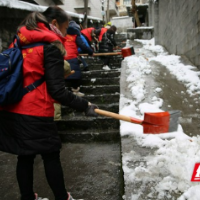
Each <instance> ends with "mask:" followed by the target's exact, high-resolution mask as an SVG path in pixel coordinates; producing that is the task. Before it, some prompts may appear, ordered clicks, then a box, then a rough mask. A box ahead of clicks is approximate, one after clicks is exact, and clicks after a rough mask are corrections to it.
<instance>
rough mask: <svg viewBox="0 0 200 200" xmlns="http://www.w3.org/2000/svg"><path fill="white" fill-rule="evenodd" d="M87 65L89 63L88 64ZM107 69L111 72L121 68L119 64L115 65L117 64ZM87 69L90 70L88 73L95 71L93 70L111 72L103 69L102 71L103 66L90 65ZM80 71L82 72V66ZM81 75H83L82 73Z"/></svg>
mask: <svg viewBox="0 0 200 200" xmlns="http://www.w3.org/2000/svg"><path fill="white" fill-rule="evenodd" d="M88 64H89V63H88ZM109 68H110V69H111V70H117V69H118V70H119V69H120V68H121V64H120V63H117V64H115V65H110V66H109ZM89 69H90V71H95V70H102V71H105V72H106V71H111V70H105V69H103V65H102V64H99V63H98V64H91V65H90V66H89ZM81 70H83V66H81ZM82 72H83V73H84V71H82Z"/></svg>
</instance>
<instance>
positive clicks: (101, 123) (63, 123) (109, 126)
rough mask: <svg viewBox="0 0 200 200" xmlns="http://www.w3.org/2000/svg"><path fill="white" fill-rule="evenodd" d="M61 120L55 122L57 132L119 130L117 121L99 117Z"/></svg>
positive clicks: (76, 117)
mask: <svg viewBox="0 0 200 200" xmlns="http://www.w3.org/2000/svg"><path fill="white" fill-rule="evenodd" d="M62 118H63V119H62V120H60V121H57V122H56V124H57V127H58V131H72V130H73V131H76V132H82V131H90V130H99V131H102V130H113V129H119V120H116V119H113V118H109V117H104V116H99V117H87V116H75V117H74V116H71V117H69V116H67V117H65V116H63V117H62Z"/></svg>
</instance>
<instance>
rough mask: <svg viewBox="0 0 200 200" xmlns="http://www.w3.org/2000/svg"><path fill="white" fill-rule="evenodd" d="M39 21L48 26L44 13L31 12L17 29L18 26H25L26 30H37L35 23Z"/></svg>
mask: <svg viewBox="0 0 200 200" xmlns="http://www.w3.org/2000/svg"><path fill="white" fill-rule="evenodd" d="M39 22H42V23H44V24H45V25H46V26H47V28H50V27H49V23H48V21H47V19H46V18H45V16H44V15H42V14H41V13H39V12H32V13H30V14H29V15H28V16H27V17H26V18H25V19H24V20H23V21H22V22H21V24H20V26H19V27H18V30H19V28H20V27H22V26H26V28H27V29H28V30H38V31H39V29H38V25H37V23H39Z"/></svg>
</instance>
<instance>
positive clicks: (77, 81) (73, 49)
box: [64, 21, 93, 97]
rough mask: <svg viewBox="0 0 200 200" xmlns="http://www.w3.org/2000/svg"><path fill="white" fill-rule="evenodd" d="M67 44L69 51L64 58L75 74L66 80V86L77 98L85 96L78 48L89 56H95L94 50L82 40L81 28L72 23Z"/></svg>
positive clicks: (68, 30) (68, 31)
mask: <svg viewBox="0 0 200 200" xmlns="http://www.w3.org/2000/svg"><path fill="white" fill-rule="evenodd" d="M65 38H66V42H65V49H66V51H67V55H66V56H65V57H64V59H65V60H67V61H68V62H69V64H70V66H71V70H74V71H75V73H74V74H72V75H70V76H68V77H67V78H66V79H65V80H66V86H68V87H70V88H71V90H72V92H73V93H74V94H76V95H77V96H81V97H82V96H84V93H81V92H80V85H81V76H82V74H81V69H80V61H79V60H78V58H77V57H78V47H80V48H81V49H82V51H84V52H85V53H88V54H89V55H91V56H92V55H93V50H92V49H91V48H90V47H88V46H87V45H86V44H85V43H84V41H83V40H82V39H81V33H80V26H79V25H78V24H77V23H76V22H75V21H71V22H70V23H69V27H68V29H67V35H66V37H65Z"/></svg>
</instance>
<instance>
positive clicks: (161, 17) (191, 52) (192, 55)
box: [149, 0, 200, 69]
mask: <svg viewBox="0 0 200 200" xmlns="http://www.w3.org/2000/svg"><path fill="white" fill-rule="evenodd" d="M149 13H150V14H151V15H152V16H151V17H150V22H149V23H150V25H153V26H154V36H155V42H156V44H160V45H162V46H164V47H165V48H166V49H167V50H168V51H169V52H170V53H171V54H177V55H185V56H186V57H187V58H189V60H190V61H191V62H192V63H193V64H194V65H196V66H197V67H198V68H199V69H200V1H199V0H190V1H188V0H157V2H155V1H153V0H151V1H150V6H149Z"/></svg>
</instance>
